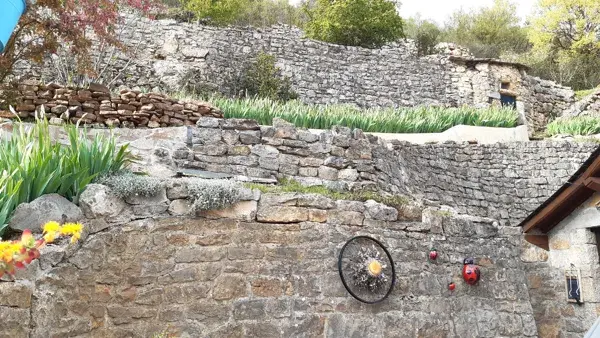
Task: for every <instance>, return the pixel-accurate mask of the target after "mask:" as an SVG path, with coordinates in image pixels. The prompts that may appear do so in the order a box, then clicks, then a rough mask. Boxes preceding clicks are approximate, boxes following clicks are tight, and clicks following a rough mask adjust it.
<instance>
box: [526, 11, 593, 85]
mask: <svg viewBox="0 0 600 338" xmlns="http://www.w3.org/2000/svg"><path fill="white" fill-rule="evenodd" d="M537 12H538V15H537V16H536V17H534V19H533V21H532V24H531V29H530V30H529V39H530V40H531V43H532V44H533V50H532V52H531V55H527V58H528V59H529V61H530V62H529V64H530V65H532V66H533V69H534V74H535V75H538V76H542V77H545V78H549V79H552V80H555V81H558V82H560V83H562V84H565V85H568V86H571V87H573V88H575V89H587V88H591V87H594V86H596V85H598V84H599V83H600V58H599V57H598V56H599V55H600V35H599V34H600V1H597V0H541V1H540V2H539V3H538V11H537Z"/></svg>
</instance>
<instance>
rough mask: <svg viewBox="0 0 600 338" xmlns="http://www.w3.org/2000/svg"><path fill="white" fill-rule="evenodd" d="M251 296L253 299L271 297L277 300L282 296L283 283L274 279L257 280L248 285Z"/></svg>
mask: <svg viewBox="0 0 600 338" xmlns="http://www.w3.org/2000/svg"><path fill="white" fill-rule="evenodd" d="M250 285H251V287H252V294H253V295H254V296H255V297H273V298H277V297H280V296H282V295H283V293H284V287H283V283H282V281H281V280H279V279H275V278H257V279H253V280H252V281H251V283H250Z"/></svg>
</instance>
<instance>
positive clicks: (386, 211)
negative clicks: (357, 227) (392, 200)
mask: <svg viewBox="0 0 600 338" xmlns="http://www.w3.org/2000/svg"><path fill="white" fill-rule="evenodd" d="M365 209H366V212H365V215H366V217H367V218H371V219H374V220H380V221H395V220H397V219H398V210H396V209H395V208H392V207H389V206H387V205H384V204H381V203H377V202H375V201H373V200H368V201H367V202H366V203H365Z"/></svg>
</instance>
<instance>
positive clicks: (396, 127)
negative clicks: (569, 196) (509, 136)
mask: <svg viewBox="0 0 600 338" xmlns="http://www.w3.org/2000/svg"><path fill="white" fill-rule="evenodd" d="M209 100H210V101H211V103H212V104H214V105H216V106H217V107H219V108H220V109H221V110H222V111H223V113H224V115H225V117H226V118H248V119H254V120H257V121H258V122H259V123H260V124H263V125H271V124H272V122H273V118H275V117H279V118H282V119H284V120H286V121H288V122H291V123H293V124H294V125H296V126H297V127H304V128H310V129H330V128H331V127H332V126H335V125H342V126H346V127H350V128H359V129H362V130H363V131H366V132H379V133H438V132H442V131H445V130H447V129H449V128H451V127H453V126H456V125H461V124H463V125H470V126H486V127H504V128H511V127H516V126H517V125H518V115H517V112H516V111H514V110H511V109H507V108H487V109H481V108H472V107H462V108H443V107H411V108H397V109H393V108H387V109H360V108H356V107H354V106H350V105H308V104H303V103H301V102H299V101H295V100H294V101H288V102H278V101H275V100H271V99H262V98H245V99H230V98H222V97H213V98H211V99H209Z"/></svg>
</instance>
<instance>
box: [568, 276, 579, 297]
mask: <svg viewBox="0 0 600 338" xmlns="http://www.w3.org/2000/svg"><path fill="white" fill-rule="evenodd" d="M567 292H568V294H567V298H568V300H569V301H571V300H574V301H576V302H577V303H579V302H580V301H581V289H580V288H579V280H578V279H577V277H575V276H567Z"/></svg>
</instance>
